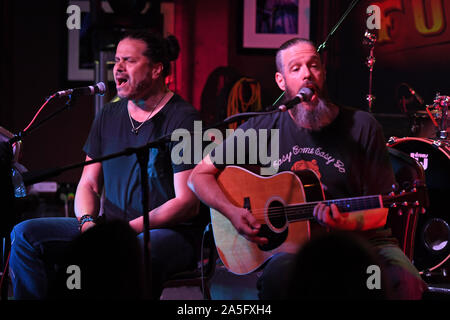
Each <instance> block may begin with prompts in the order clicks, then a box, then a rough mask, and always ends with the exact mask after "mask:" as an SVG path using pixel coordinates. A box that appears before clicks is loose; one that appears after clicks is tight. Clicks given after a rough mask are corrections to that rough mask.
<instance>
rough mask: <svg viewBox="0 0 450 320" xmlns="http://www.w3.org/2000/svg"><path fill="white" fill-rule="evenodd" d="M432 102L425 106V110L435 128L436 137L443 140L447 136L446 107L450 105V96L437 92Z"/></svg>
mask: <svg viewBox="0 0 450 320" xmlns="http://www.w3.org/2000/svg"><path fill="white" fill-rule="evenodd" d="M433 102H434V103H433V104H432V105H431V106H427V107H426V111H427V114H428V116H429V117H430V119H431V121H432V122H433V125H434V126H435V127H436V129H437V133H436V138H438V139H444V140H445V139H447V138H448V132H447V129H448V107H449V106H450V96H441V95H440V93H437V94H436V97H435V98H434V101H433ZM438 121H439V123H438Z"/></svg>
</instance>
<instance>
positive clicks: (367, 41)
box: [363, 30, 377, 112]
mask: <svg viewBox="0 0 450 320" xmlns="http://www.w3.org/2000/svg"><path fill="white" fill-rule="evenodd" d="M376 42H377V35H376V34H375V33H373V32H371V31H369V30H366V32H365V33H364V39H363V44H364V45H367V46H368V47H369V49H370V53H369V56H368V57H367V59H366V66H367V67H368V68H369V94H368V95H367V96H366V100H367V102H368V103H369V112H372V108H373V102H374V101H375V96H374V95H373V94H372V85H373V67H374V65H375V62H376V59H375V55H374V50H375V43H376Z"/></svg>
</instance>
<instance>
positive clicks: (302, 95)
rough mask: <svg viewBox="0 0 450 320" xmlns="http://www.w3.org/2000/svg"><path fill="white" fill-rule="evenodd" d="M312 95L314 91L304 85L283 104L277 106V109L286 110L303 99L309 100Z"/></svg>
mask: <svg viewBox="0 0 450 320" xmlns="http://www.w3.org/2000/svg"><path fill="white" fill-rule="evenodd" d="M313 95H314V91H313V90H312V89H310V88H307V87H304V88H301V89H300V91H299V92H298V93H297V95H296V96H295V97H294V98H293V99H291V100H289V101H288V102H286V103H285V104H283V105H281V106H279V107H278V109H279V110H280V111H282V112H284V111H287V110H289V109H291V108H292V107H293V106H295V105H297V104H299V103H301V102H304V101H310V100H311V98H312V96H313Z"/></svg>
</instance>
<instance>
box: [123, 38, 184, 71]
mask: <svg viewBox="0 0 450 320" xmlns="http://www.w3.org/2000/svg"><path fill="white" fill-rule="evenodd" d="M123 39H135V40H141V41H144V42H145V44H146V45H147V50H145V52H144V55H145V56H146V57H147V58H148V59H149V60H150V62H153V63H158V62H161V63H162V65H163V76H164V77H166V76H168V75H169V74H170V71H171V65H170V62H171V61H174V60H176V59H177V58H178V55H179V53H180V45H179V43H178V40H177V38H176V37H175V36H173V35H169V36H168V37H166V38H164V37H162V36H161V35H160V34H158V33H156V32H151V31H142V30H137V31H129V32H127V33H125V34H124V36H123V37H122V38H121V40H123Z"/></svg>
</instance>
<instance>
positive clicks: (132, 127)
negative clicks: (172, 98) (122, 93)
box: [127, 95, 166, 135]
mask: <svg viewBox="0 0 450 320" xmlns="http://www.w3.org/2000/svg"><path fill="white" fill-rule="evenodd" d="M165 96H166V95H163V96H162V97H161V99H160V100H159V101H158V103H157V104H155V106H154V107H153V109H152V111H151V112H150V114H149V115H148V117H147V119H145V120H144V121H143V122H141V124H140V125H138V126H137V127H135V126H134V122H133V119H132V118H131V115H130V110H128V107H127V112H128V118H130V123H131V132H132V133H134V134H135V135H137V134H138V133H139V129H140V128H141V127H142V126H143V125H144V123H146V122H147V121H148V119H150V117H151V116H152V114H153V111H155V109H156V108H157V107H158V105H159V104H160V103H161V101H162V99H164V97H165Z"/></svg>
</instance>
